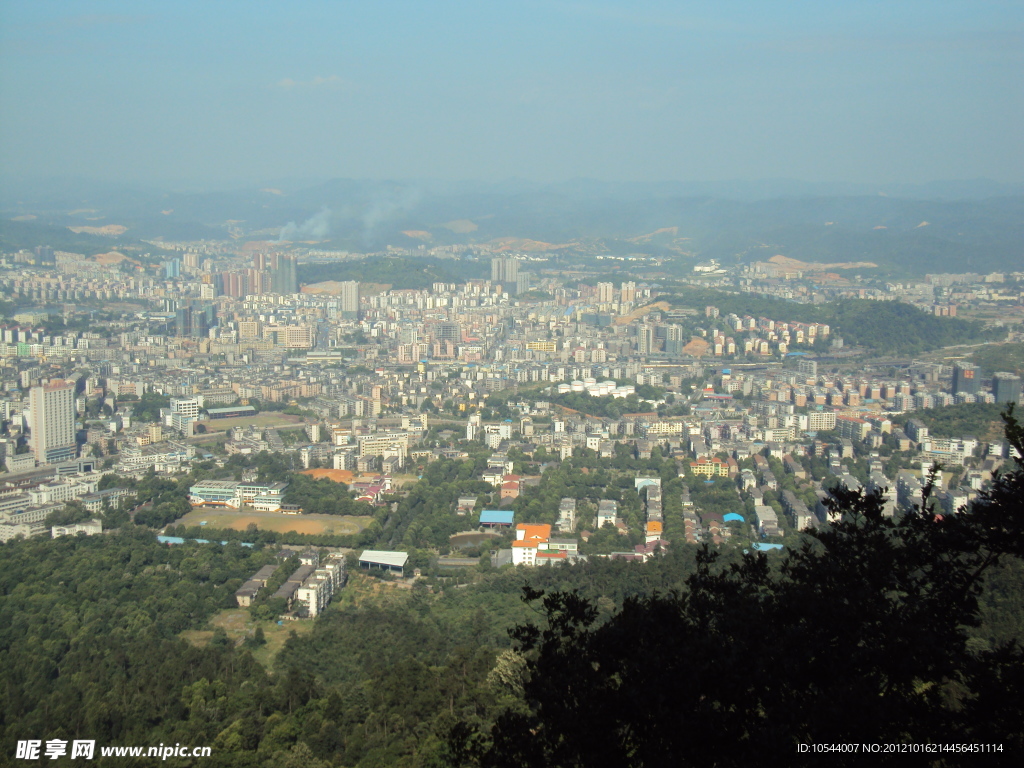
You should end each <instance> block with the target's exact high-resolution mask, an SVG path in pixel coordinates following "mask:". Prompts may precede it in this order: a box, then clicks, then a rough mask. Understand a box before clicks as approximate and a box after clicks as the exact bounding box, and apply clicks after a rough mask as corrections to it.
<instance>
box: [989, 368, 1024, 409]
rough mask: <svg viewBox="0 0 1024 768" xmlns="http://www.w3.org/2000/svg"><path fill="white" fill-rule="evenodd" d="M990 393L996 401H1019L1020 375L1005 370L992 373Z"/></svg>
mask: <svg viewBox="0 0 1024 768" xmlns="http://www.w3.org/2000/svg"><path fill="white" fill-rule="evenodd" d="M992 394H993V395H994V396H995V399H996V402H997V403H1019V402H1020V376H1017V375H1015V374H1012V373H1007V372H1006V371H999V372H997V373H995V374H993V375H992Z"/></svg>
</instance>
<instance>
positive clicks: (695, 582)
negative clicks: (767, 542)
mask: <svg viewBox="0 0 1024 768" xmlns="http://www.w3.org/2000/svg"><path fill="white" fill-rule="evenodd" d="M1004 418H1005V419H1006V424H1007V426H1006V434H1007V438H1008V440H1009V441H1010V442H1011V443H1012V444H1013V445H1014V446H1015V447H1016V448H1017V450H1018V452H1019V453H1020V454H1021V455H1024V429H1022V428H1021V427H1020V426H1018V424H1017V423H1016V421H1015V420H1014V419H1013V417H1012V411H1011V412H1009V413H1008V414H1007V415H1006V416H1005V417H1004ZM1022 494H1024V464H1022V462H1021V460H1020V459H1017V460H1016V461H1015V462H1014V464H1013V466H1012V469H1011V470H1010V471H1008V472H1006V473H1004V474H1002V475H1001V476H999V477H998V479H997V480H996V482H995V483H994V487H993V489H992V490H991V491H990V492H987V493H985V494H983V495H982V497H981V499H980V500H979V501H978V502H977V503H976V504H975V505H974V506H973V508H972V510H971V511H969V512H962V513H960V514H956V515H947V516H945V517H942V516H937V515H934V514H932V513H931V512H929V511H927V505H925V509H924V510H917V511H915V512H912V513H910V514H907V515H905V516H903V517H902V518H901V519H899V520H892V519H888V518H885V517H884V516H883V515H882V503H881V499H880V497H878V496H874V495H863V494H857V493H852V492H844V491H838V492H837V494H836V496H835V497H834V498H833V500H832V502H831V504H832V507H833V511H834V512H837V513H839V514H840V515H841V517H840V519H839V520H838V522H836V523H833V524H831V525H829V526H826V527H824V528H822V529H819V530H817V531H814V532H811V533H809V534H808V535H807V536H806V537H805V539H804V540H803V541H802V542H801V543H800V544H799V545H798V546H796V547H795V548H794V549H793V550H792V551H791V552H790V553H789V554H788V556H787V557H786V558H785V559H783V560H782V561H781V563H780V564H778V566H777V567H776V566H773V565H772V563H771V562H770V561H769V560H768V559H767V558H766V557H765V556H764V555H762V554H758V553H750V554H746V555H745V556H744V557H743V558H742V559H741V560H740V561H739V562H734V563H731V564H729V565H727V566H725V567H721V566H720V563H719V557H718V555H716V554H715V553H713V552H711V551H710V550H708V549H707V548H706V547H705V548H703V549H702V550H701V552H700V554H699V557H698V567H697V571H696V573H694V574H693V575H692V576H690V577H689V578H688V579H687V581H686V587H685V589H684V590H683V591H682V592H681V593H678V594H669V595H658V594H654V595H648V596H643V597H638V598H634V599H630V600H627V601H626V602H625V603H624V605H623V607H622V609H621V610H620V611H619V612H618V613H617V614H615V615H613V616H612V617H611V618H610V619H609V620H608V621H607V622H606V623H604V624H600V625H599V624H598V622H597V619H598V615H599V613H598V609H597V607H596V604H595V603H593V602H592V601H590V600H587V599H584V598H583V597H582V596H580V595H579V594H578V593H576V592H572V591H570V592H554V593H552V594H549V595H546V596H544V595H543V593H541V592H537V591H534V590H531V589H529V588H526V589H525V590H524V591H525V598H527V599H528V600H536V599H539V598H541V597H543V608H544V615H545V617H546V622H545V624H544V625H543V626H537V625H535V624H526V625H521V626H519V627H517V628H516V629H515V630H514V631H513V638H514V639H515V641H516V644H517V646H518V650H519V652H520V653H522V654H523V656H524V657H525V658H526V659H527V665H526V673H525V675H524V680H525V682H524V695H525V700H526V703H527V704H528V706H529V708H528V710H526V711H523V710H510V711H509V712H508V713H506V714H504V715H502V716H501V717H500V718H499V719H498V720H497V722H496V724H495V726H494V727H493V729H492V730H491V731H490V734H489V736H490V737H491V739H492V741H491V743H490V745H489V747H488V748H486V749H482V750H478V751H477V752H476V754H475V755H473V754H469V755H467V752H466V750H465V749H464V747H463V746H462V745H464V744H465V743H467V739H466V738H462V739H461V742H460V744H458V745H456V746H455V747H453V753H455V754H460V755H461V756H462V757H463V758H464V759H465V761H468V762H473V761H475V760H479V762H480V763H481V764H483V765H487V766H522V765H527V764H530V765H554V766H584V765H617V766H653V765H669V764H671V765H683V766H685V765H698V766H701V765H710V764H715V765H725V766H732V765H737V766H738V765H756V764H761V763H763V760H764V755H765V754H766V753H769V752H770V753H774V754H778V755H784V756H785V757H784V758H782V759H783V760H784V761H785V762H786V763H789V764H794V763H796V764H811V763H815V764H816V761H820V760H821V757H820V756H819V755H816V754H808V755H806V756H804V757H803V758H801V755H800V754H799V753H798V752H797V745H798V744H801V743H803V744H811V743H831V744H836V743H847V744H863V743H888V744H893V743H897V744H902V743H924V742H931V743H954V742H959V743H998V744H1001V745H1002V747H1003V749H1005V750H1007V752H1006V753H1004V754H1003V755H1001V757H1005V756H1007V755H1008V754H1010V753H1013V752H1016V751H1019V750H1020V749H1022V748H1024V732H1022V730H1021V728H1020V722H1021V719H1022V718H1024V651H1022V648H1021V646H1020V645H1019V644H1017V643H1014V642H1010V643H1003V644H997V643H989V642H987V641H985V640H983V639H981V638H980V637H976V636H972V632H971V629H972V628H976V627H977V626H978V625H979V624H980V614H979V603H978V598H979V595H980V594H981V591H982V586H983V580H984V577H985V575H986V573H988V572H989V571H991V570H992V568H993V566H996V565H997V564H1000V563H1001V562H1017V563H1019V560H1020V558H1021V557H1022V555H1024V504H1022V503H1021V501H1020V499H1021V498H1022ZM454 732H456V733H461V734H462V736H465V729H461V730H460V729H456V731H454ZM710 734H713V735H714V737H713V738H708V736H709V735H710ZM478 736H479V734H478ZM940 760H941V763H942V764H943V765H959V764H967V763H972V762H973V760H974V756H973V755H962V754H946V753H944V754H942V755H937V756H936V757H935V760H934V761H933V762H934V764H938V763H939V761H940ZM863 761H864V756H863V755H859V754H850V753H847V754H830V755H829V764H830V765H831V764H836V765H852V764H863Z"/></svg>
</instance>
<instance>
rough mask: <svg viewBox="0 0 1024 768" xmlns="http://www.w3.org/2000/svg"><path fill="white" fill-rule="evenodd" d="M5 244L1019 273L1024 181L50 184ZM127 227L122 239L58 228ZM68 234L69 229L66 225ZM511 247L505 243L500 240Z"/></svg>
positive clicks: (1, 235)
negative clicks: (311, 249) (450, 247)
mask: <svg viewBox="0 0 1024 768" xmlns="http://www.w3.org/2000/svg"><path fill="white" fill-rule="evenodd" d="M0 218H2V220H0V245H2V246H3V247H4V248H5V249H10V248H16V247H30V246H31V245H37V244H49V245H53V246H54V247H67V248H69V249H76V248H77V249H79V250H87V251H89V250H91V251H92V252H98V251H100V250H108V249H110V248H111V247H112V245H113V244H115V243H116V242H131V241H135V242H137V241H138V240H141V239H157V238H163V239H166V240H190V239H203V238H206V239H215V238H225V237H228V236H229V235H231V236H234V237H236V238H239V239H266V240H276V239H278V238H280V237H282V236H284V237H285V238H286V239H288V240H290V241H304V242H321V243H323V247H325V248H333V249H345V250H353V251H367V250H379V249H381V248H383V247H384V246H385V245H397V246H406V247H413V246H415V245H419V244H423V245H427V246H430V245H447V244H457V243H479V242H491V241H494V240H496V239H499V238H515V239H517V240H529V241H534V242H533V243H532V244H528V247H531V248H536V249H545V248H548V247H551V246H561V250H568V251H571V250H574V249H577V250H581V251H585V252H589V253H600V252H602V251H603V252H608V253H613V254H627V253H646V254H650V255H656V256H662V257H666V258H680V259H693V260H704V259H708V258H717V259H719V260H721V261H723V262H724V263H727V264H733V263H737V262H740V263H742V262H748V261H753V260H763V259H767V258H769V257H771V256H773V255H776V254H781V255H785V256H789V257H791V258H796V259H801V260H804V261H819V262H841V261H873V262H875V263H877V264H879V266H880V267H881V268H882V270H883V271H884V272H886V273H891V274H919V273H924V272H948V271H979V272H986V271H992V270H1008V269H1019V268H1021V266H1022V265H1024V186H1021V185H1000V184H996V183H993V182H985V181H977V182H957V183H952V182H950V183H942V184H934V185H921V186H910V185H900V186H893V185H889V186H883V187H881V188H871V187H867V186H865V185H820V184H819V185H810V184H800V183H796V182H754V183H720V184H696V183H694V184H686V183H666V184H610V183H605V182H597V181H587V180H578V181H572V182H565V183H561V184H550V185H539V184H531V183H528V182H522V181H516V180H513V181H507V182H502V183H500V184H474V183H448V182H422V183H419V182H386V181H383V182H381V181H356V180H348V179H337V180H331V181H325V182H319V183H315V184H309V185H300V184H295V183H292V184H291V185H289V184H281V185H278V186H275V185H273V184H268V185H266V186H262V187H260V188H250V189H243V190H237V191H215V192H202V193H201V192H165V191H158V190H152V189H144V188H141V187H139V188H129V187H120V186H113V185H89V184H84V183H70V182H59V183H58V182H54V183H53V184H50V185H45V184H35V185H22V186H17V187H15V186H13V185H11V184H10V183H8V185H7V186H6V187H5V188H4V189H3V190H0ZM108 225H116V226H119V227H125V228H126V229H125V231H124V232H123V233H121V234H108V235H103V234H91V233H90V231H89V230H88V229H87V230H84V231H81V232H79V233H77V234H76V233H72V232H70V231H69V230H68V229H67V227H76V228H81V227H87V228H102V227H104V226H108ZM65 233H67V234H65ZM517 245H519V246H520V247H521V246H522V244H521V243H516V242H515V241H513V242H511V243H510V247H516V246H517Z"/></svg>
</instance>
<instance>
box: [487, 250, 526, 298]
mask: <svg viewBox="0 0 1024 768" xmlns="http://www.w3.org/2000/svg"><path fill="white" fill-rule="evenodd" d="M518 277H519V259H516V258H513V257H510V256H509V257H499V258H496V259H491V282H492V283H495V284H498V285H501V286H502V287H503V288H504V289H505V290H506V291H507V292H508V293H512V292H513V291H515V290H516V287H517V286H516V281H517V278H518Z"/></svg>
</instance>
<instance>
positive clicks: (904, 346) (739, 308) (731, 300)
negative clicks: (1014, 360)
mask: <svg viewBox="0 0 1024 768" xmlns="http://www.w3.org/2000/svg"><path fill="white" fill-rule="evenodd" d="M670 302H671V303H672V304H673V305H674V306H677V307H692V308H697V309H701V310H703V309H704V307H706V306H708V305H712V306H715V307H718V309H719V310H720V311H721V313H722V314H723V315H726V314H729V313H735V314H737V315H740V316H741V317H742V316H743V315H753V316H754V317H768V318H771V319H773V320H781V321H787V322H794V321H795V322H802V323H828V324H829V326H830V327H831V331H832V333H833V334H835V335H839V336H842V338H843V340H844V342H845V343H846V345H848V346H850V345H852V346H861V347H867V348H870V349H872V350H874V351H875V352H878V353H881V354H896V355H914V354H918V353H920V352H925V351H928V350H931V349H938V348H939V347H946V346H950V345H953V344H968V343H972V342H977V341H982V340H989V339H995V338H997V337H1001V336H1005V333H1002V332H999V331H986V330H984V328H983V326H982V324H981V323H978V322H971V321H967V320H962V319H960V318H956V317H952V318H950V317H935V316H934V315H931V314H928V313H927V312H923V311H921V310H919V309H917V308H916V307H912V306H910V305H909V304H904V303H903V302H899V301H869V300H866V299H847V300H843V301H837V302H830V303H828V304H799V303H796V302H792V301H785V300H783V299H774V298H770V297H764V296H755V295H751V294H743V293H726V292H724V291H714V290H699V289H689V288H680V289H678V291H677V293H676V294H675V295H674V296H673V297H672V298H671V299H670Z"/></svg>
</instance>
